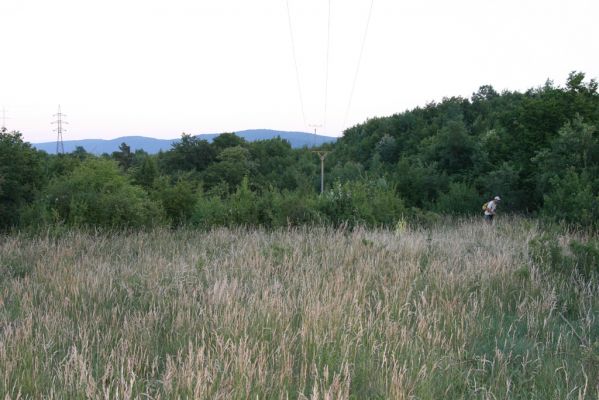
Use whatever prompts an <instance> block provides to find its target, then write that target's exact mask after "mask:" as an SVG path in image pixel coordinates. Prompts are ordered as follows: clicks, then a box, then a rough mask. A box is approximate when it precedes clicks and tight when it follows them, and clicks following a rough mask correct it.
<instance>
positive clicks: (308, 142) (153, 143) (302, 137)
mask: <svg viewBox="0 0 599 400" xmlns="http://www.w3.org/2000/svg"><path fill="white" fill-rule="evenodd" d="M235 134H236V135H237V136H239V137H242V138H244V139H245V140H247V141H248V142H254V141H256V140H268V139H274V138H276V137H280V138H281V139H284V140H287V141H288V142H289V143H290V144H291V147H293V148H301V147H314V146H320V145H322V144H324V143H331V142H335V141H336V140H337V138H336V137H332V136H324V135H315V134H313V133H308V132H286V131H275V130H271V129H249V130H245V131H239V132H235ZM218 135H219V134H218V133H208V134H202V135H196V137H197V138H200V139H205V140H207V141H209V142H211V141H212V140H213V139H214V138H215V137H217V136H218ZM178 141H179V139H154V138H150V137H144V136H122V137H119V138H116V139H110V140H104V139H83V140H65V141H64V142H63V144H64V151H65V152H66V153H70V152H72V151H74V150H75V148H77V147H78V146H81V147H83V148H84V149H85V150H86V151H87V152H89V153H92V154H102V153H108V154H110V153H112V152H113V151H118V149H119V146H120V145H121V143H123V142H125V143H127V145H128V146H129V147H131V151H135V150H138V149H142V150H144V151H146V152H148V153H150V154H155V153H158V152H159V151H160V150H162V151H167V150H169V149H170V148H171V146H172V144H173V143H175V142H178ZM32 146H33V147H35V148H36V149H38V150H43V151H45V152H47V153H49V154H55V153H56V142H45V143H32Z"/></svg>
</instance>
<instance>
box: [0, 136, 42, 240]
mask: <svg viewBox="0 0 599 400" xmlns="http://www.w3.org/2000/svg"><path fill="white" fill-rule="evenodd" d="M42 183H43V173H42V155H41V153H40V152H38V151H36V150H35V149H33V148H32V147H31V145H30V144H29V143H25V142H23V139H22V137H21V134H20V133H19V132H8V131H6V129H5V128H2V129H0V231H1V230H4V229H6V228H9V227H12V226H15V225H17V224H18V223H19V213H20V210H21V208H22V207H24V206H25V205H27V204H29V203H31V202H32V201H33V199H34V196H35V193H36V190H37V189H38V188H39V186H41V185H42Z"/></svg>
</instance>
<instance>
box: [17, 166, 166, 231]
mask: <svg viewBox="0 0 599 400" xmlns="http://www.w3.org/2000/svg"><path fill="white" fill-rule="evenodd" d="M33 211H35V212H33ZM37 212H39V214H37ZM26 215H28V220H29V221H28V222H29V224H32V225H42V224H48V223H58V222H60V223H64V224H66V225H69V226H94V227H107V228H129V227H131V228H137V227H143V226H152V225H155V224H159V223H162V222H163V221H164V213H163V210H162V208H161V207H160V206H159V205H158V204H157V203H155V202H153V201H151V200H150V199H149V197H148V195H147V193H146V192H144V190H143V189H141V188H140V187H137V186H134V185H132V184H131V183H130V182H129V180H128V178H127V177H126V176H124V175H123V174H122V172H121V171H120V169H119V168H118V165H117V164H116V163H115V162H113V161H110V160H103V159H89V160H86V161H84V162H83V163H82V164H81V165H80V166H79V167H78V168H76V169H75V170H74V171H72V172H71V173H69V174H68V175H66V176H64V177H58V178H55V179H54V180H52V181H51V182H50V184H49V185H48V187H47V188H46V190H45V191H44V192H42V193H41V195H40V196H39V197H38V199H37V202H36V204H35V205H34V206H33V207H32V208H31V209H30V210H29V212H27V213H26ZM36 216H37V217H39V216H41V217H40V218H41V220H34V219H33V218H35V217H36Z"/></svg>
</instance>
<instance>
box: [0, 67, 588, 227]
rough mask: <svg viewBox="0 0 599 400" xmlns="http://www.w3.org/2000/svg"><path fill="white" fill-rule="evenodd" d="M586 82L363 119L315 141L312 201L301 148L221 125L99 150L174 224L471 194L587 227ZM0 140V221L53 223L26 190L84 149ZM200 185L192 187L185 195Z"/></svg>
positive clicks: (423, 207) (340, 216)
mask: <svg viewBox="0 0 599 400" xmlns="http://www.w3.org/2000/svg"><path fill="white" fill-rule="evenodd" d="M597 88H598V84H597V82H596V81H595V80H593V79H591V80H590V81H589V80H586V78H585V75H584V74H583V73H580V72H576V71H575V72H572V73H571V74H570V75H569V76H568V79H567V82H566V85H565V87H563V88H560V87H556V86H555V85H554V84H553V82H551V81H547V82H546V83H545V84H544V85H543V86H541V87H537V88H533V89H530V90H528V91H526V92H524V93H519V92H509V91H503V92H502V93H498V92H497V91H495V89H493V87H492V86H490V85H484V86H481V87H480V89H479V90H478V91H477V92H476V93H474V94H473V95H472V97H471V99H466V98H463V97H448V98H443V100H442V101H441V102H438V103H437V102H431V103H429V104H427V105H426V106H425V107H417V108H414V109H412V110H408V111H404V112H402V113H399V114H395V115H392V116H390V117H382V118H372V119H369V120H367V121H365V122H364V123H363V124H359V125H356V126H354V127H351V128H349V129H347V130H346V131H345V132H344V136H343V137H341V138H339V140H338V141H337V142H336V143H335V144H329V145H323V146H322V147H320V148H319V149H318V150H326V151H328V152H329V153H328V155H327V158H326V161H325V163H324V172H325V192H326V193H325V195H323V196H320V197H319V196H317V195H316V194H315V192H319V189H320V162H319V160H318V157H317V156H316V155H315V154H314V152H313V151H312V150H313V149H308V148H303V149H292V148H291V146H290V144H289V143H287V142H286V141H284V140H281V139H278V138H277V139H273V140H262V141H257V142H252V143H248V142H246V141H245V140H244V139H242V138H240V137H238V136H236V135H235V134H234V133H224V134H221V135H219V136H217V137H216V138H215V139H214V140H213V142H212V143H209V142H207V141H205V140H199V139H198V138H197V137H193V136H191V135H187V134H183V135H182V136H181V140H180V141H178V142H176V143H174V144H173V146H172V148H171V149H170V150H169V151H166V152H162V153H159V154H158V155H157V156H149V155H148V154H146V153H145V152H143V151H139V150H138V151H136V152H135V153H134V154H133V153H131V149H130V148H129V146H127V145H126V144H125V143H123V144H122V145H121V147H120V148H119V151H117V152H115V153H113V154H112V156H110V155H108V154H105V155H103V156H102V157H101V158H102V159H111V158H112V159H114V160H116V161H117V162H118V164H119V166H120V167H121V169H122V171H123V172H124V173H125V174H126V177H127V178H126V180H127V183H128V184H129V182H134V183H135V184H136V185H138V186H139V187H140V188H143V189H144V190H145V191H146V192H148V194H150V197H151V198H152V199H153V200H155V202H158V203H160V204H161V205H162V206H161V208H163V209H165V212H166V214H167V216H168V218H169V220H170V222H171V223H172V224H174V225H179V224H185V223H187V222H189V221H190V220H193V223H194V224H196V225H201V226H205V225H206V226H214V225H217V224H219V223H222V224H224V225H229V226H231V225H234V224H237V223H239V224H244V225H248V226H254V225H260V226H284V225H285V224H296V223H308V224H312V223H329V224H333V225H340V224H350V225H355V224H366V225H371V226H376V225H384V226H392V225H393V224H394V223H395V222H394V221H396V220H397V219H398V218H399V215H404V217H405V218H406V219H408V220H409V221H410V223H415V222H416V221H421V222H422V223H424V224H427V225H430V224H435V223H436V222H435V221H438V220H439V218H440V214H442V215H443V216H444V217H445V216H447V215H464V214H469V213H477V212H479V208H480V204H482V201H484V200H487V199H489V198H491V197H492V196H495V195H497V194H499V195H501V197H502V199H503V200H504V201H503V202H502V207H501V210H500V211H501V212H502V213H504V212H515V213H530V214H534V215H539V216H541V217H543V218H544V219H546V220H550V221H563V222H565V223H567V224H572V225H577V226H578V227H582V228H584V229H587V228H590V229H597V223H596V221H597V218H598V217H599V210H598V207H599V206H598V205H597V204H598V203H599V200H598V199H599V133H598V129H597V127H598V124H599V93H597ZM2 137H3V140H2V143H1V144H0V204H1V205H2V207H0V216H1V217H2V218H1V219H0V225H1V226H0V229H5V228H7V227H9V226H15V225H17V224H18V223H19V215H23V216H24V217H25V216H27V218H26V220H27V221H34V222H37V221H36V220H44V221H62V220H63V218H64V210H63V208H64V207H63V206H60V207H59V206H52V207H50V206H48V204H46V203H47V200H44V199H43V198H42V197H40V200H39V201H38V202H37V203H36V204H34V205H32V201H33V199H34V197H35V193H36V190H38V189H43V188H44V186H45V185H46V184H47V182H50V181H51V182H52V188H47V189H43V190H44V191H47V190H50V189H52V190H55V188H56V185H58V184H57V182H58V181H64V180H65V179H66V177H67V176H72V175H73V174H74V172H75V171H76V170H78V169H80V168H81V164H82V163H86V162H88V161H89V160H90V159H92V160H94V159H97V157H95V156H93V155H90V154H88V153H86V152H85V150H84V149H82V148H80V149H77V150H76V151H75V152H73V153H71V154H67V155H58V156H53V155H46V154H42V153H37V152H35V151H34V150H32V149H31V148H30V147H29V148H28V147H27V146H28V145H24V144H23V143H22V140H21V139H20V136H19V135H18V134H16V135H15V134H12V136H11V134H7V133H6V132H3V136H2ZM10 146H13V147H14V148H10V149H9V147H10ZM13 165H15V166H16V167H13ZM17 171H18V172H17ZM159 176H163V177H164V178H162V179H160V180H159V181H158V179H157V178H158V177H159ZM124 177H125V176H122V177H121V178H124ZM128 178H130V179H131V180H130V181H129V179H128ZM119 179H120V178H119ZM244 182H245V183H244ZM333 183H334V184H333ZM244 185H245V186H244ZM200 187H201V188H202V190H203V193H202V194H201V195H196V188H200ZM198 199H199V200H198ZM196 201H199V203H198V204H196ZM218 202H222V204H224V206H221V204H218ZM82 204H87V200H85V201H83V203H81V202H80V201H79V200H78V201H75V202H74V203H73V204H69V206H68V207H69V209H71V208H72V209H73V210H77V214H80V213H83V214H87V213H90V212H91V211H85V210H84V209H85V207H86V206H84V205H82ZM61 207H62V208H61ZM405 207H407V208H405ZM36 213H40V215H36ZM404 213H405V214H404ZM23 221H24V220H23ZM23 221H22V222H23ZM202 221H203V222H202ZM206 221H208V222H206ZM108 224H109V225H112V224H113V223H112V222H110V223H108Z"/></svg>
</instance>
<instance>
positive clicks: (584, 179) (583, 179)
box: [542, 169, 599, 227]
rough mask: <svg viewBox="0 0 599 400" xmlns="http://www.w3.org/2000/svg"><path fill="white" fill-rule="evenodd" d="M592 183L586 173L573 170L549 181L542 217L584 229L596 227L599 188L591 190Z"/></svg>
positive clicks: (598, 213) (598, 215)
mask: <svg viewBox="0 0 599 400" xmlns="http://www.w3.org/2000/svg"><path fill="white" fill-rule="evenodd" d="M596 179H597V178H596ZM594 183H595V182H594V181H593V180H592V179H591V177H590V176H589V175H588V174H587V173H584V172H583V173H581V174H578V173H577V172H575V171H574V170H573V169H569V170H567V171H566V173H565V175H564V176H563V178H560V177H557V176H556V177H554V178H552V179H550V186H549V188H550V189H549V191H548V193H547V194H546V195H545V196H544V200H545V203H544V205H543V209H542V215H543V216H544V217H546V218H548V219H550V220H553V221H565V222H567V223H570V224H575V225H580V226H584V227H593V226H596V225H597V221H598V218H599V195H598V194H597V193H598V192H597V190H598V189H599V188H597V187H596V188H593V184H594Z"/></svg>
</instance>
